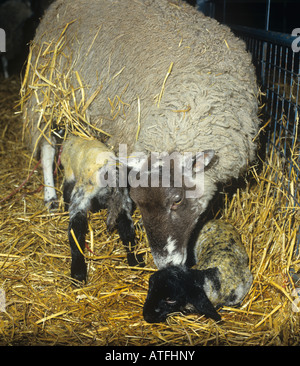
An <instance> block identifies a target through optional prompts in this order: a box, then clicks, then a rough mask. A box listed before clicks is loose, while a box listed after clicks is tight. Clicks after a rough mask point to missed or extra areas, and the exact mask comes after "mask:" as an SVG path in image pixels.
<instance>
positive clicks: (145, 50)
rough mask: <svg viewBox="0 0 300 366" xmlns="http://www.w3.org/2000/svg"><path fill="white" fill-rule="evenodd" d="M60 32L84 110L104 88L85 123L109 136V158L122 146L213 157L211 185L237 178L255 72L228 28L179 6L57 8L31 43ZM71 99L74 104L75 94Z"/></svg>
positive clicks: (127, 2)
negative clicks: (111, 149)
mask: <svg viewBox="0 0 300 366" xmlns="http://www.w3.org/2000/svg"><path fill="white" fill-rule="evenodd" d="M74 20H75V21H74ZM72 22H73V23H72ZM67 23H68V24H69V25H68V27H67V28H66V30H65V38H66V43H65V48H64V54H65V55H66V57H71V59H72V60H73V61H72V68H71V70H70V72H69V73H68V76H69V78H70V81H71V82H70V85H72V86H73V88H74V90H76V86H79V85H78V79H77V76H76V72H78V74H79V75H80V79H81V81H82V84H84V85H87V86H88V87H87V88H85V90H84V92H85V94H86V95H85V98H86V100H88V99H89V98H90V97H91V96H92V95H93V93H94V92H95V90H96V89H97V88H98V87H99V85H101V84H102V85H103V87H102V90H101V92H100V93H99V94H98V96H97V97H96V98H95V99H94V100H93V102H92V103H91V105H90V106H89V108H88V109H89V118H90V122H91V124H93V125H96V126H98V127H99V128H101V129H102V130H104V131H106V132H108V133H109V134H110V135H111V136H112V137H111V138H110V139H109V140H108V141H107V142H108V144H109V145H110V146H113V147H114V150H115V152H116V153H117V152H118V146H119V144H127V146H128V153H129V154H130V153H131V152H133V151H143V152H150V151H157V152H161V151H166V152H169V153H170V152H172V151H178V152H192V153H196V152H199V151H203V150H205V149H213V150H215V154H216V157H217V159H216V162H215V164H214V165H213V166H212V168H211V169H210V170H209V172H208V173H207V174H209V180H210V181H211V182H218V181H226V180H227V179H228V178H231V177H237V176H239V174H240V173H241V171H243V170H244V169H245V168H246V167H247V164H248V163H249V161H251V160H253V158H254V156H255V143H254V142H253V137H254V136H255V135H256V133H257V131H258V126H259V121H258V118H257V98H256V94H257V87H256V79H255V72H254V67H253V65H252V64H251V57H250V55H249V54H248V53H247V52H246V51H245V45H244V43H243V41H241V40H240V39H238V38H237V37H235V36H234V35H233V34H232V33H231V31H230V30H229V28H227V27H226V26H223V25H221V24H219V23H218V22H217V21H215V20H214V19H211V18H208V17H205V16H204V15H203V14H202V13H200V12H198V11H196V10H195V9H194V8H193V7H191V6H190V5H188V4H186V3H185V2H181V1H178V2H176V5H175V4H173V3H172V2H171V1H168V0H145V1H131V0H116V1H114V2H113V3H112V2H111V1H109V0H103V1H101V2H99V1H96V0H90V1H89V6H88V7H87V6H86V3H85V2H84V1H82V2H79V3H78V2H76V3H74V2H73V1H72V0H58V1H56V2H54V3H53V4H52V6H51V7H50V8H49V9H48V11H47V12H46V15H45V16H44V19H43V20H42V22H41V24H40V26H39V27H38V29H37V33H36V37H35V39H34V42H35V43H37V44H39V43H40V44H41V43H42V42H44V41H50V40H52V39H53V40H54V41H56V40H57V39H58V38H59V37H60V35H61V33H62V31H63V29H64V28H65V26H66V24H67ZM36 51H37V52H38V50H36ZM34 52H35V50H34ZM34 57H35V55H33V60H32V62H34ZM45 57H46V58H47V55H45ZM41 61H42V60H41ZM65 62H69V61H68V60H67V59H66V60H63V59H62V60H61V68H63V67H64V65H65ZM56 66H58V65H56ZM49 72H54V73H56V72H58V73H61V70H59V67H58V68H56V69H55V70H54V71H53V70H49ZM61 74H62V75H63V73H61ZM164 81H165V82H164ZM76 93H77V94H78V98H79V100H81V91H80V88H78V91H77V92H76ZM36 96H38V98H39V100H42V99H43V92H42V90H38V91H37V92H36V94H33V95H32V97H31V98H30V100H29V101H28V104H27V116H26V123H28V121H29V125H31V127H32V128H31V129H30V128H29V129H28V131H25V132H28V134H29V135H30V137H31V138H30V140H31V141H30V144H31V146H32V148H33V147H34V146H35V143H36V140H37V138H38V136H39V131H38V130H37V129H36V124H37V123H40V122H41V121H40V120H39V118H38V115H37V114H38V113H37V109H36V108H32V107H34V106H35V104H36V103H37V100H36V99H35V98H36ZM116 96H117V98H116ZM113 100H115V103H114V104H116V105H115V107H114V108H112V104H111V101H113ZM109 101H110V102H109ZM158 105H159V106H158ZM116 111H118V113H116ZM139 111H140V113H139ZM39 127H40V129H42V123H40V126H39ZM96 137H100V138H101V134H99V136H96Z"/></svg>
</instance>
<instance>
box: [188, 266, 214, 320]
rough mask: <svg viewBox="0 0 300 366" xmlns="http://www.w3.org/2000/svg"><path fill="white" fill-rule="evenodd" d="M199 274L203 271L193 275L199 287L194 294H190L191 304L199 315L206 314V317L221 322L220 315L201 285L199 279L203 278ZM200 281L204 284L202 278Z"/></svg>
mask: <svg viewBox="0 0 300 366" xmlns="http://www.w3.org/2000/svg"><path fill="white" fill-rule="evenodd" d="M199 272H201V271H195V272H194V273H193V279H194V280H195V281H196V283H197V285H196V289H195V290H194V291H193V292H192V294H190V297H189V303H190V304H192V305H193V306H194V308H195V309H196V310H197V312H198V313H199V314H204V315H205V316H206V317H208V318H212V319H214V320H216V321H218V320H221V317H220V315H219V314H218V312H217V311H216V309H215V307H214V306H213V304H212V303H211V301H210V300H209V298H208V297H207V295H206V293H205V291H204V289H203V288H202V286H201V284H199V279H200V278H201V277H202V275H201V274H200V273H199ZM199 276H200V278H199ZM200 281H201V282H202V278H201V280H200ZM201 282H200V283H201Z"/></svg>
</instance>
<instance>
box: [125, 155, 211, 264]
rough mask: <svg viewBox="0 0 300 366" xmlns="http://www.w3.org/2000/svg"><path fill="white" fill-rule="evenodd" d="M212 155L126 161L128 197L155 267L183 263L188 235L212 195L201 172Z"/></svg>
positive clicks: (155, 156)
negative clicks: (140, 218)
mask: <svg viewBox="0 0 300 366" xmlns="http://www.w3.org/2000/svg"><path fill="white" fill-rule="evenodd" d="M213 156H214V151H213V150H206V151H204V152H201V153H199V154H194V155H192V154H179V153H172V154H166V153H160V154H158V153H152V154H151V155H150V156H149V157H147V156H144V157H141V156H139V157H138V156H134V155H133V157H132V158H129V160H128V165H127V166H128V167H129V169H131V170H130V171H129V173H128V181H129V186H130V196H131V198H132V200H133V201H134V202H135V203H136V205H137V206H138V208H139V209H140V212H141V214H142V218H143V223H144V226H145V229H146V233H147V237H148V240H149V244H150V246H151V251H152V255H153V258H154V262H155V264H156V265H157V267H158V268H163V267H166V266H168V265H184V264H185V262H186V259H187V243H188V241H189V238H190V235H191V232H192V230H193V229H194V227H195V225H196V223H197V221H198V219H199V217H200V215H201V214H202V213H203V212H204V211H205V210H206V208H207V205H208V202H209V200H210V199H211V198H212V195H213V193H214V186H213V184H212V183H210V182H209V180H207V179H205V172H204V168H205V167H206V166H208V164H209V163H210V161H211V160H212V158H213Z"/></svg>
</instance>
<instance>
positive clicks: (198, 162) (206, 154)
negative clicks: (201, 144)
mask: <svg viewBox="0 0 300 366" xmlns="http://www.w3.org/2000/svg"><path fill="white" fill-rule="evenodd" d="M214 156H215V151H214V150H204V151H201V152H200V153H197V154H196V155H195V156H194V158H193V171H194V172H195V173H200V172H203V171H204V168H205V167H207V166H208V165H209V163H210V162H211V161H212V159H213V157H214Z"/></svg>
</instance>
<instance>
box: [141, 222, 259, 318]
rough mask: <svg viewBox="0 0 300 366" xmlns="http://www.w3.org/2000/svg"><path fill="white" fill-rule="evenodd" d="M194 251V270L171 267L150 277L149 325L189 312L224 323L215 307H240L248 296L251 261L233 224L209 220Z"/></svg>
mask: <svg viewBox="0 0 300 366" xmlns="http://www.w3.org/2000/svg"><path fill="white" fill-rule="evenodd" d="M194 251H195V261H196V265H195V266H194V267H193V269H188V268H185V267H182V266H170V267H168V268H164V269H162V270H159V271H157V272H156V273H154V274H153V275H152V276H151V277H150V280H149V292H148V296H147V299H146V302H145V305H144V310H143V314H144V318H145V320H146V321H147V322H149V323H157V322H162V321H165V320H166V317H167V315H168V314H171V313H174V312H178V311H186V310H187V311H193V312H196V313H200V314H205V315H206V316H207V317H210V318H212V319H214V320H220V319H221V317H220V315H219V314H218V312H217V311H216V309H215V307H217V308H218V307H220V306H222V305H228V306H232V305H237V304H239V303H240V302H241V301H242V300H243V298H244V297H245V296H246V294H247V293H248V291H249V289H250V287H251V285H252V280H253V277H252V274H251V272H250V270H249V258H248V255H247V252H246V250H245V247H244V245H243V243H242V241H241V238H240V235H239V233H238V232H237V231H236V229H235V228H234V227H233V226H232V225H230V224H229V223H226V222H223V221H221V220H212V221H209V222H208V223H207V224H206V225H204V227H203V229H202V230H201V232H200V234H199V237H198V239H197V242H196V245H195V248H194Z"/></svg>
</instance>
